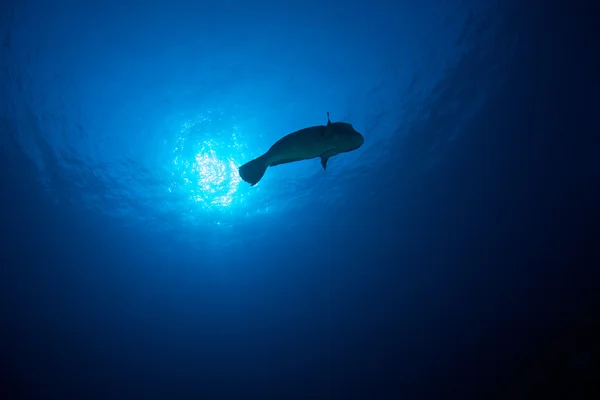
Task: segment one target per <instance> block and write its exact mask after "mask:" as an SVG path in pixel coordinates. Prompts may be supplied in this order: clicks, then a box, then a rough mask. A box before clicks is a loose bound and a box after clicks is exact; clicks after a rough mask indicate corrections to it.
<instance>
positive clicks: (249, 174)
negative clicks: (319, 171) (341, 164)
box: [239, 113, 365, 186]
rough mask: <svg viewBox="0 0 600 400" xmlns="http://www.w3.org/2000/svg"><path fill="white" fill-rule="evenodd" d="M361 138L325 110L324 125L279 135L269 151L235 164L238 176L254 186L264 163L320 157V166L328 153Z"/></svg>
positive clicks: (359, 143) (351, 145) (352, 146)
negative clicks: (244, 162)
mask: <svg viewBox="0 0 600 400" xmlns="http://www.w3.org/2000/svg"><path fill="white" fill-rule="evenodd" d="M364 142H365V139H364V138H363V136H362V135H361V134H360V133H358V132H357V131H356V130H355V129H354V128H353V127H352V125H351V124H348V123H346V122H334V123H332V122H331V120H330V119H329V113H327V125H319V126H311V127H310V128H304V129H300V130H299V131H296V132H292V133H290V134H289V135H286V136H284V137H282V138H281V139H279V140H278V141H277V142H275V144H274V145H273V146H271V148H270V149H269V151H267V152H266V153H265V154H263V155H262V156H260V157H258V158H255V159H254V160H252V161H249V162H247V163H246V164H244V165H242V166H241V167H240V168H239V173H240V177H241V178H242V179H243V180H244V181H246V182H248V183H249V184H250V186H254V185H256V184H257V183H258V181H260V180H261V178H262V177H263V175H264V174H265V172H266V170H267V167H274V166H276V165H280V164H287V163H291V162H295V161H302V160H309V159H311V158H316V157H321V165H322V166H323V169H327V160H329V159H330V158H331V157H333V156H335V155H337V154H340V153H347V152H349V151H352V150H356V149H358V148H359V147H360V146H362V145H363V143H364Z"/></svg>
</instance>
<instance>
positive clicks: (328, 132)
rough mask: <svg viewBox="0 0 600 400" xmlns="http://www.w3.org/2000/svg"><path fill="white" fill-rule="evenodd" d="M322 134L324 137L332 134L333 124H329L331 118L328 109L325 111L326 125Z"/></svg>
mask: <svg viewBox="0 0 600 400" xmlns="http://www.w3.org/2000/svg"><path fill="white" fill-rule="evenodd" d="M322 135H323V136H324V137H328V136H333V126H331V120H330V119H329V111H327V125H325V128H324V129H323V133H322Z"/></svg>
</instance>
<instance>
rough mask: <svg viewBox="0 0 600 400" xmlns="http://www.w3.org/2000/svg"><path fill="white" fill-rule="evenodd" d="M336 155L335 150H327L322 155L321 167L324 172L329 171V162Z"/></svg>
mask: <svg viewBox="0 0 600 400" xmlns="http://www.w3.org/2000/svg"><path fill="white" fill-rule="evenodd" d="M336 154H337V152H336V151H335V150H327V151H326V152H325V153H323V154H321V165H322V166H323V169H324V170H327V161H329V159H330V158H331V157H333V156H335V155H336Z"/></svg>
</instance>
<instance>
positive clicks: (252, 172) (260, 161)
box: [239, 155, 269, 186]
mask: <svg viewBox="0 0 600 400" xmlns="http://www.w3.org/2000/svg"><path fill="white" fill-rule="evenodd" d="M268 166H269V164H268V163H267V160H266V157H265V156H264V155H262V156H260V157H258V158H255V159H254V160H252V161H249V162H247V163H246V164H244V165H242V166H241V167H240V168H239V173H240V178H242V179H243V180H244V181H245V182H248V183H249V184H250V186H254V185H256V184H257V183H258V181H260V180H261V178H262V177H263V175H264V174H265V172H266V171H267V167H268Z"/></svg>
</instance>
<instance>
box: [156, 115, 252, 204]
mask: <svg viewBox="0 0 600 400" xmlns="http://www.w3.org/2000/svg"><path fill="white" fill-rule="evenodd" d="M241 151H242V146H240V145H239V143H238V142H237V128H236V126H235V125H234V126H231V125H229V126H227V124H226V123H223V122H222V121H220V120H218V119H217V120H216V121H215V120H213V119H212V117H209V118H198V119H197V120H195V121H188V122H185V123H183V124H182V127H181V131H180V135H179V137H178V139H177V142H176V144H175V148H174V150H173V164H172V168H173V179H172V181H171V185H170V186H169V188H168V191H169V192H171V193H180V194H182V195H185V196H186V197H188V198H189V200H191V201H192V202H193V203H196V204H199V205H201V206H202V207H203V208H204V209H208V210H213V209H222V208H226V207H229V206H231V205H232V204H234V203H236V202H238V201H241V197H240V196H236V193H237V190H238V187H239V183H240V181H241V179H240V176H239V174H238V165H239V162H238V161H237V160H240V159H241V157H242V155H241Z"/></svg>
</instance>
